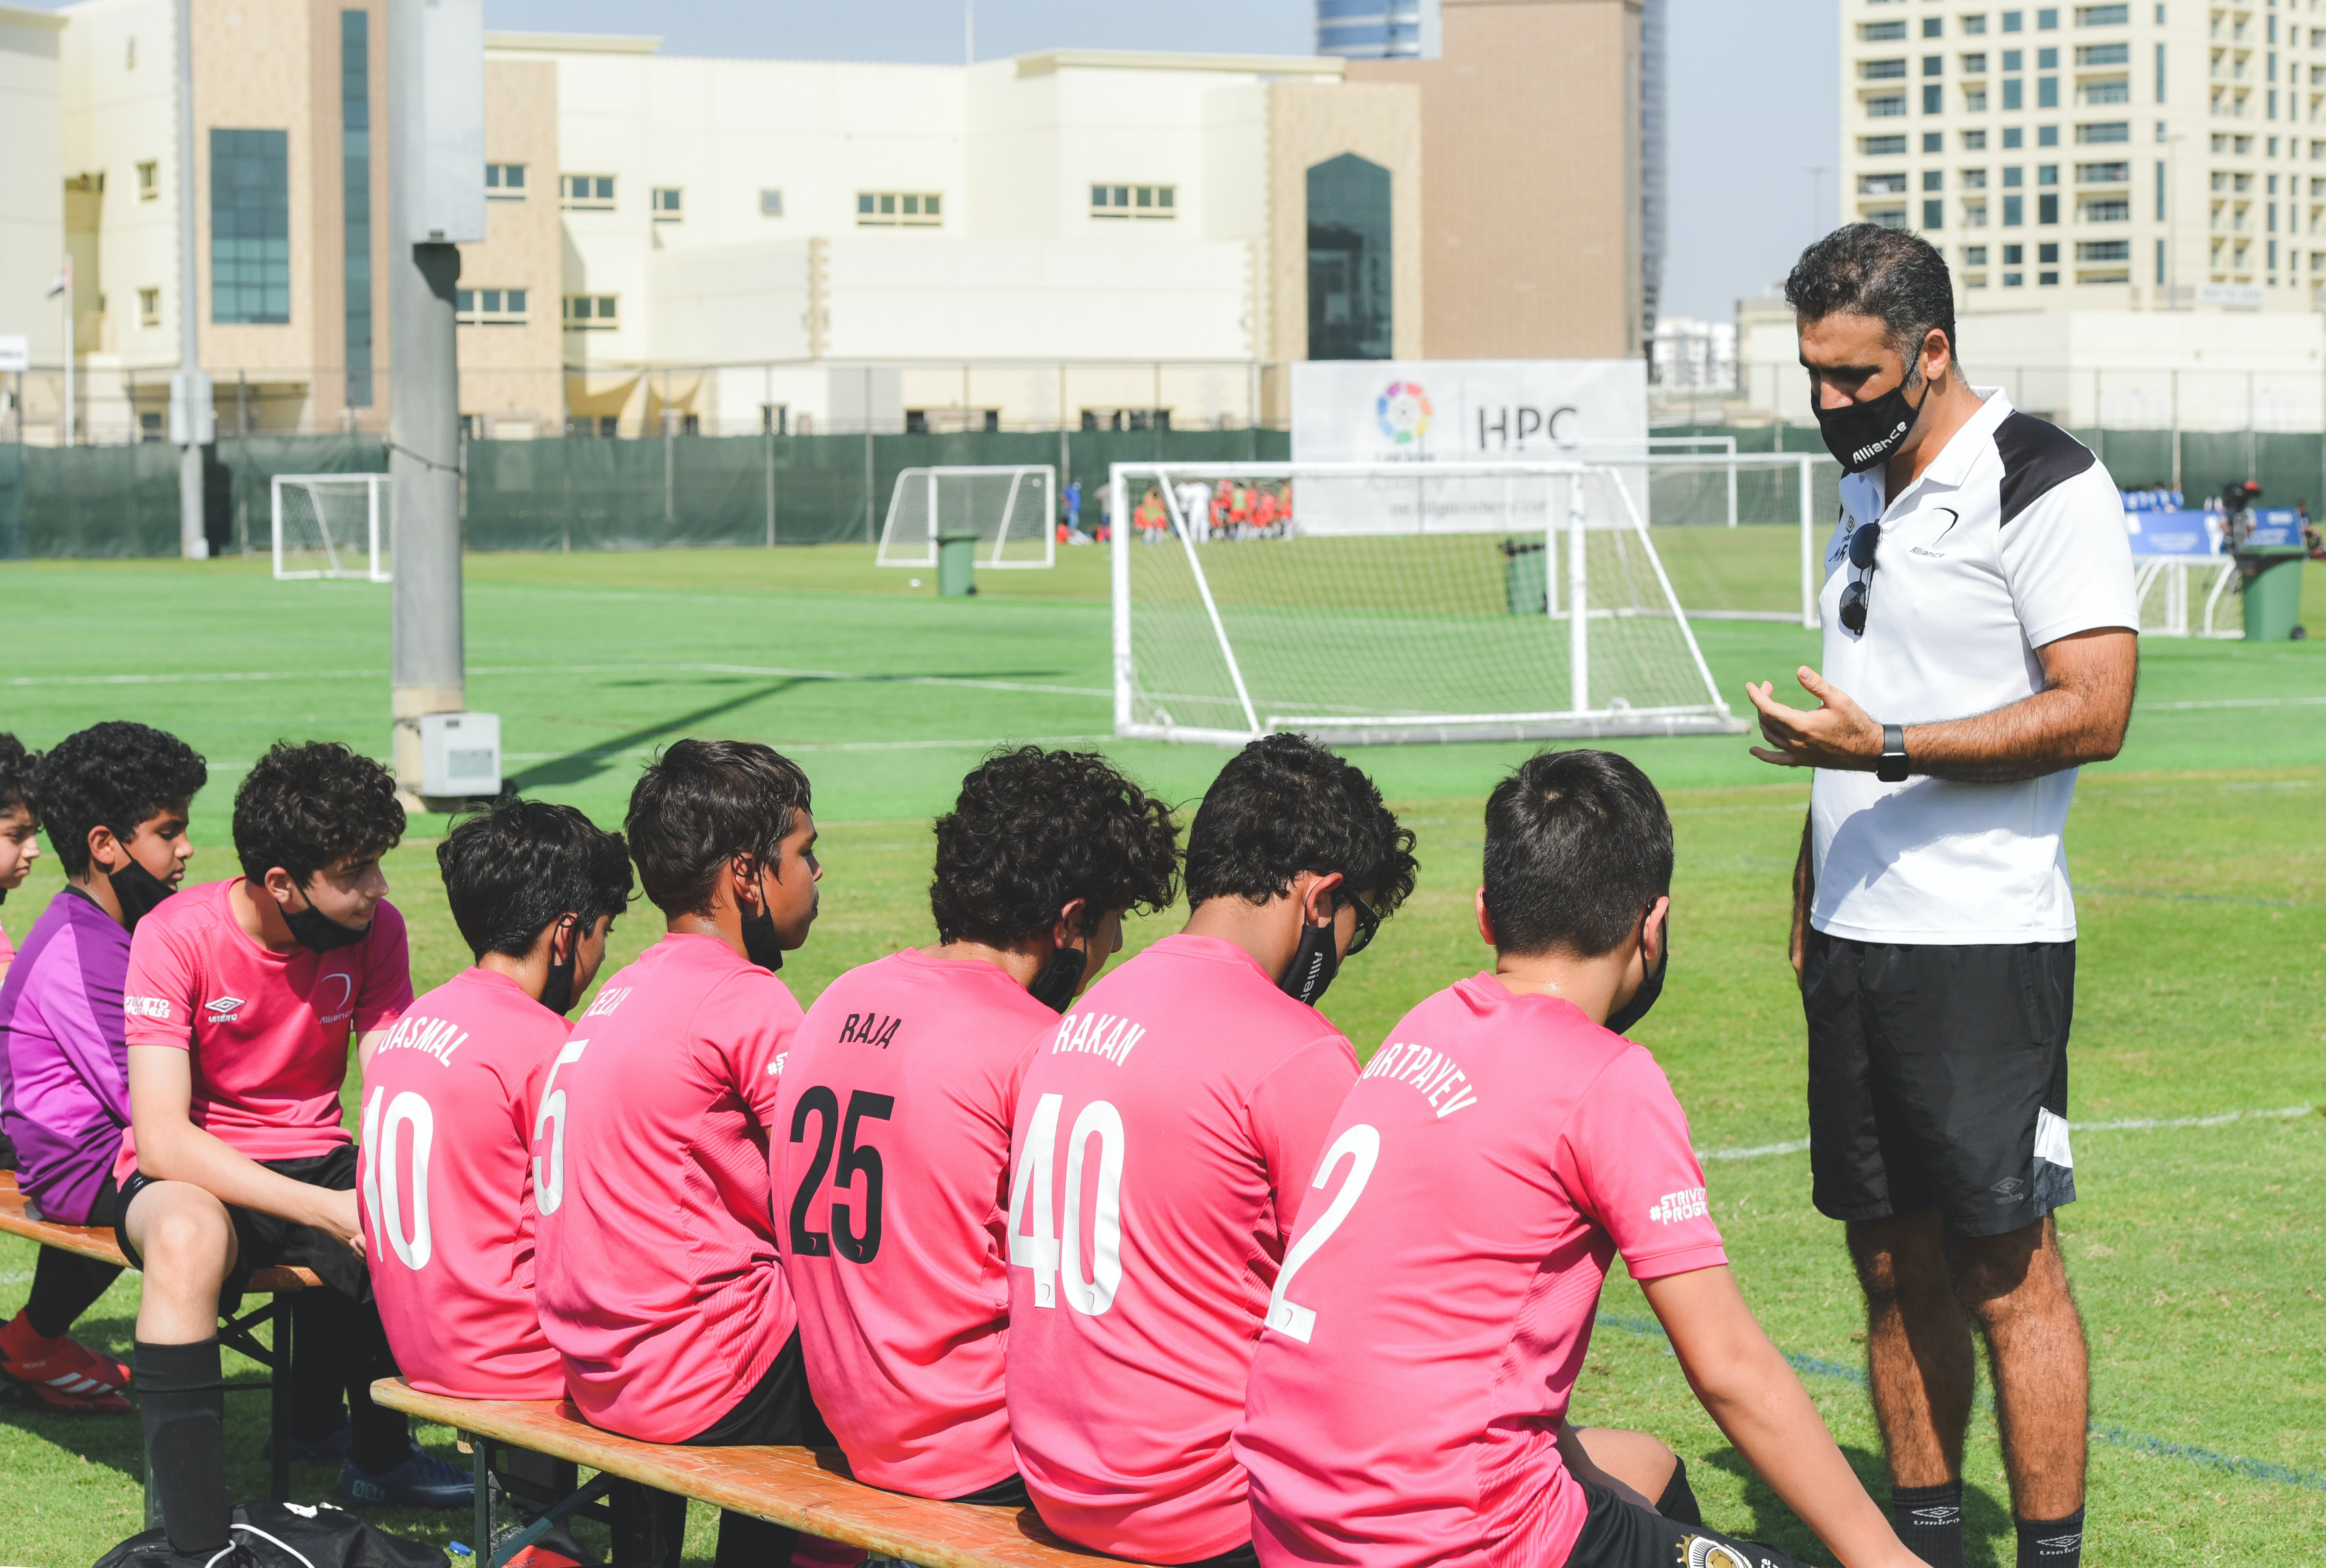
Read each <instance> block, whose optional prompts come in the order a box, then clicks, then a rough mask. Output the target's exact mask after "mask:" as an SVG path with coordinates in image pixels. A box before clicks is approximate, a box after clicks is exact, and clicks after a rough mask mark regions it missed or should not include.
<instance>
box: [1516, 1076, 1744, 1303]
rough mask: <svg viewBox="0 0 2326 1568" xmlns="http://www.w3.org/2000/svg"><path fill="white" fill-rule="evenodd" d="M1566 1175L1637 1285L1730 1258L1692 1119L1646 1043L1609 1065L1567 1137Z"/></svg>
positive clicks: (1563, 1148) (1562, 1146)
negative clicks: (1693, 1139)
mask: <svg viewBox="0 0 2326 1568" xmlns="http://www.w3.org/2000/svg"><path fill="white" fill-rule="evenodd" d="M1558 1163H1559V1166H1560V1170H1559V1175H1560V1178H1561V1180H1563V1181H1568V1182H1571V1183H1575V1185H1574V1187H1573V1189H1571V1190H1573V1191H1574V1192H1576V1193H1577V1197H1578V1198H1579V1199H1580V1200H1581V1201H1582V1202H1583V1205H1584V1207H1586V1209H1587V1210H1589V1211H1590V1213H1591V1215H1592V1217H1593V1218H1595V1219H1596V1220H1598V1221H1599V1223H1600V1224H1601V1225H1603V1226H1605V1228H1606V1230H1607V1233H1608V1235H1609V1236H1611V1237H1613V1238H1614V1242H1615V1247H1616V1249H1617V1250H1618V1251H1620V1252H1621V1253H1623V1255H1624V1266H1625V1267H1627V1268H1629V1269H1630V1270H1631V1271H1632V1277H1633V1279H1638V1280H1649V1279H1661V1278H1664V1277H1665V1276H1669V1275H1674V1274H1687V1273H1689V1272H1691V1271H1693V1270H1695V1269H1699V1268H1717V1267H1718V1266H1721V1265H1723V1264H1725V1263H1726V1262H1727V1261H1728V1253H1727V1250H1726V1248H1724V1247H1722V1245H1721V1241H1720V1229H1719V1227H1718V1226H1717V1225H1715V1224H1714V1223H1713V1222H1712V1211H1711V1207H1710V1205H1709V1203H1708V1202H1707V1194H1706V1192H1705V1186H1704V1167H1703V1166H1702V1165H1700V1164H1698V1163H1697V1158H1696V1151H1695V1150H1694V1149H1693V1148H1691V1147H1690V1146H1689V1136H1688V1117H1687V1115H1686V1113H1684V1112H1683V1111H1682V1110H1681V1109H1680V1108H1679V1098H1678V1097H1677V1096H1675V1095H1674V1094H1673V1093H1672V1090H1671V1082H1670V1080H1668V1079H1667V1078H1665V1077H1664V1072H1663V1069H1662V1068H1661V1067H1659V1066H1657V1065H1656V1060H1655V1058H1654V1057H1652V1056H1651V1055H1649V1054H1648V1053H1646V1052H1645V1051H1643V1050H1642V1049H1640V1048H1639V1047H1638V1046H1636V1045H1635V1046H1633V1047H1632V1048H1631V1049H1629V1050H1627V1051H1625V1052H1624V1053H1623V1054H1622V1055H1621V1056H1619V1057H1617V1058H1616V1059H1615V1060H1614V1061H1613V1062H1609V1063H1608V1064H1607V1066H1606V1068H1605V1071H1603V1072H1601V1073H1600V1074H1599V1078H1598V1081H1596V1082H1595V1083H1594V1084H1592V1086H1591V1090H1590V1092H1588V1093H1587V1094H1586V1095H1585V1096H1584V1097H1583V1099H1582V1101H1581V1102H1580V1103H1579V1104H1578V1105H1577V1108H1576V1110H1575V1114H1574V1116H1573V1117H1572V1118H1569V1120H1568V1125H1567V1127H1566V1129H1565V1131H1564V1132H1563V1133H1562V1135H1561V1137H1560V1139H1559V1162H1558Z"/></svg>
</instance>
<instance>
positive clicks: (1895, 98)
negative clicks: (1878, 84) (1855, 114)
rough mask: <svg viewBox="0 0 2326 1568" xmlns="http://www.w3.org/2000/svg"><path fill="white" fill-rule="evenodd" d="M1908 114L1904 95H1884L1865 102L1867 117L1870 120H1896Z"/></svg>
mask: <svg viewBox="0 0 2326 1568" xmlns="http://www.w3.org/2000/svg"><path fill="white" fill-rule="evenodd" d="M1905 113H1906V95H1905V94H1904V93H1884V94H1883V95H1882V96H1880V97H1870V98H1867V99H1866V100H1865V117H1866V118H1867V119H1869V120H1895V119H1900V118H1903V116H1905Z"/></svg>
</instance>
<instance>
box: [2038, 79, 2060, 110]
mask: <svg viewBox="0 0 2326 1568" xmlns="http://www.w3.org/2000/svg"><path fill="white" fill-rule="evenodd" d="M2035 107H2037V108H2039V109H2056V108H2058V107H2060V79H2059V78H2058V77H2056V76H2041V77H2037V78H2036V79H2035Z"/></svg>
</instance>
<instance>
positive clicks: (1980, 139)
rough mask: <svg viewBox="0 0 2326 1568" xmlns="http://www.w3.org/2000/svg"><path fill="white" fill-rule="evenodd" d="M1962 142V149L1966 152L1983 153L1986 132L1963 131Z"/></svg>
mask: <svg viewBox="0 0 2326 1568" xmlns="http://www.w3.org/2000/svg"><path fill="white" fill-rule="evenodd" d="M1962 144H1963V151H1964V152H1966V153H1984V152H1986V132H1985V131H1965V132H1964V133H1963V134H1962Z"/></svg>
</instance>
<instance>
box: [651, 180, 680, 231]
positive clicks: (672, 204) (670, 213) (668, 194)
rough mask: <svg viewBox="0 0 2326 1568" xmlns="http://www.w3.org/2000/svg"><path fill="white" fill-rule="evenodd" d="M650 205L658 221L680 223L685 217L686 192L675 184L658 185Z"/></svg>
mask: <svg viewBox="0 0 2326 1568" xmlns="http://www.w3.org/2000/svg"><path fill="white" fill-rule="evenodd" d="M650 205H651V206H652V208H653V209H654V220H655V221H656V223H678V222H682V221H684V219H685V217H686V193H685V192H684V191H683V190H680V189H679V188H678V187H677V186H675V185H657V186H656V187H655V188H654V190H653V193H652V196H651V199H650Z"/></svg>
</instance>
